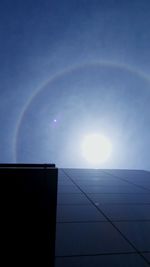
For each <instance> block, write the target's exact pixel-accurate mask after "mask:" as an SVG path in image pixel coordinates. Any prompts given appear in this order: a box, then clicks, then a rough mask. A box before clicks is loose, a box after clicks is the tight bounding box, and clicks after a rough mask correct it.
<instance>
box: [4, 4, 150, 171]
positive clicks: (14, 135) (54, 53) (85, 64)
mask: <svg viewBox="0 0 150 267" xmlns="http://www.w3.org/2000/svg"><path fill="white" fill-rule="evenodd" d="M149 28H150V2H149V1H148V0H147V1H146V0H143V1H139V0H136V1H134V0H133V1H121V0H120V1H117V0H116V1H112V0H108V1H102V0H98V1H96V0H93V1H89V0H86V1H85V0H68V1H67V0H61V1H54V0H53V1H51V0H49V1H48V0H44V1H40V0H36V1H35V0H30V1H29V0H27V1H22V0H21V1H20V0H18V1H17V0H14V1H10V0H8V1H7V0H5V1H4V0H2V1H1V3H0V40H1V41H0V81H1V82H0V120H1V130H0V161H1V162H14V161H18V162H43V161H44V162H47V161H48V162H49V161H53V162H55V163H56V164H57V165H58V166H65V167H73V166H75V167H88V166H87V163H86V162H85V161H84V159H82V157H81V153H80V143H81V140H82V138H83V136H84V135H85V134H86V133H90V132H94V131H96V132H102V133H104V134H106V135H107V136H108V137H109V138H110V139H111V141H112V143H113V146H114V150H113V151H114V152H113V155H112V159H111V160H110V161H109V162H107V163H106V164H104V165H102V166H99V167H104V168H105V167H108V168H140V169H141V168H142V169H150V165H149V157H150V152H149V145H150V141H149V130H150V126H149V125H150V114H149V113H150V112H149V100H150V80H149V75H150V73H149V70H150V49H149V43H150V31H149ZM55 118H57V125H53V124H54V121H53V120H54V119H55Z"/></svg>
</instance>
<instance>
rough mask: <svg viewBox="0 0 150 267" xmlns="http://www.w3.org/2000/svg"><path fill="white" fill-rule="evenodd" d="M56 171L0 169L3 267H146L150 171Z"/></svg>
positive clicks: (149, 234) (149, 241)
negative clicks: (11, 266)
mask: <svg viewBox="0 0 150 267" xmlns="http://www.w3.org/2000/svg"><path fill="white" fill-rule="evenodd" d="M57 171H58V170H57V168H55V165H49V164H48V165H46V164H38V165H37V164H21V165H20V164H16V165H13V164H7V165H6V164H3V165H2V164H1V165H0V177H1V195H2V202H1V203H2V205H1V206H2V209H1V210H2V211H1V218H2V219H1V221H2V226H1V247H2V253H1V255H2V257H1V261H2V262H5V264H7V265H8V264H9V265H10V264H11V265H15V266H30V265H31V266H55V267H85V266H86V267H100V266H102V267H108V266H109V267H110V266H111V267H133V266H134V267H135V266H136V267H146V266H150V172H148V171H142V170H97V169H59V171H58V173H57ZM57 174H58V175H57ZM57 176H58V187H57ZM56 206H57V218H56ZM56 221H57V223H56ZM55 240H56V242H55ZM54 256H55V261H54ZM1 265H3V264H1Z"/></svg>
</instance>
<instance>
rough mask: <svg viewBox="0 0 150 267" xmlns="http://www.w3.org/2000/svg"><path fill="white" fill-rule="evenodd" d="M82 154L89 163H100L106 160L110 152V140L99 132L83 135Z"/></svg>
mask: <svg viewBox="0 0 150 267" xmlns="http://www.w3.org/2000/svg"><path fill="white" fill-rule="evenodd" d="M81 149H82V155H83V157H84V158H85V159H86V160H87V161H88V162H89V163H91V164H100V163H104V162H106V161H108V159H109V158H110V156H111V153H112V144H111V142H110V140H109V139H108V138H107V137H106V136H103V135H100V134H89V135H87V136H85V137H84V139H83V142H82V145H81Z"/></svg>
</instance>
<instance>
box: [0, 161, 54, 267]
mask: <svg viewBox="0 0 150 267" xmlns="http://www.w3.org/2000/svg"><path fill="white" fill-rule="evenodd" d="M57 176H58V175H57V168H55V165H54V164H0V181H1V234H0V236H1V238H0V240H1V266H17V267H22V266H52V267H53V266H54V256H55V234H56V233H55V232H56V201H57Z"/></svg>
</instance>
